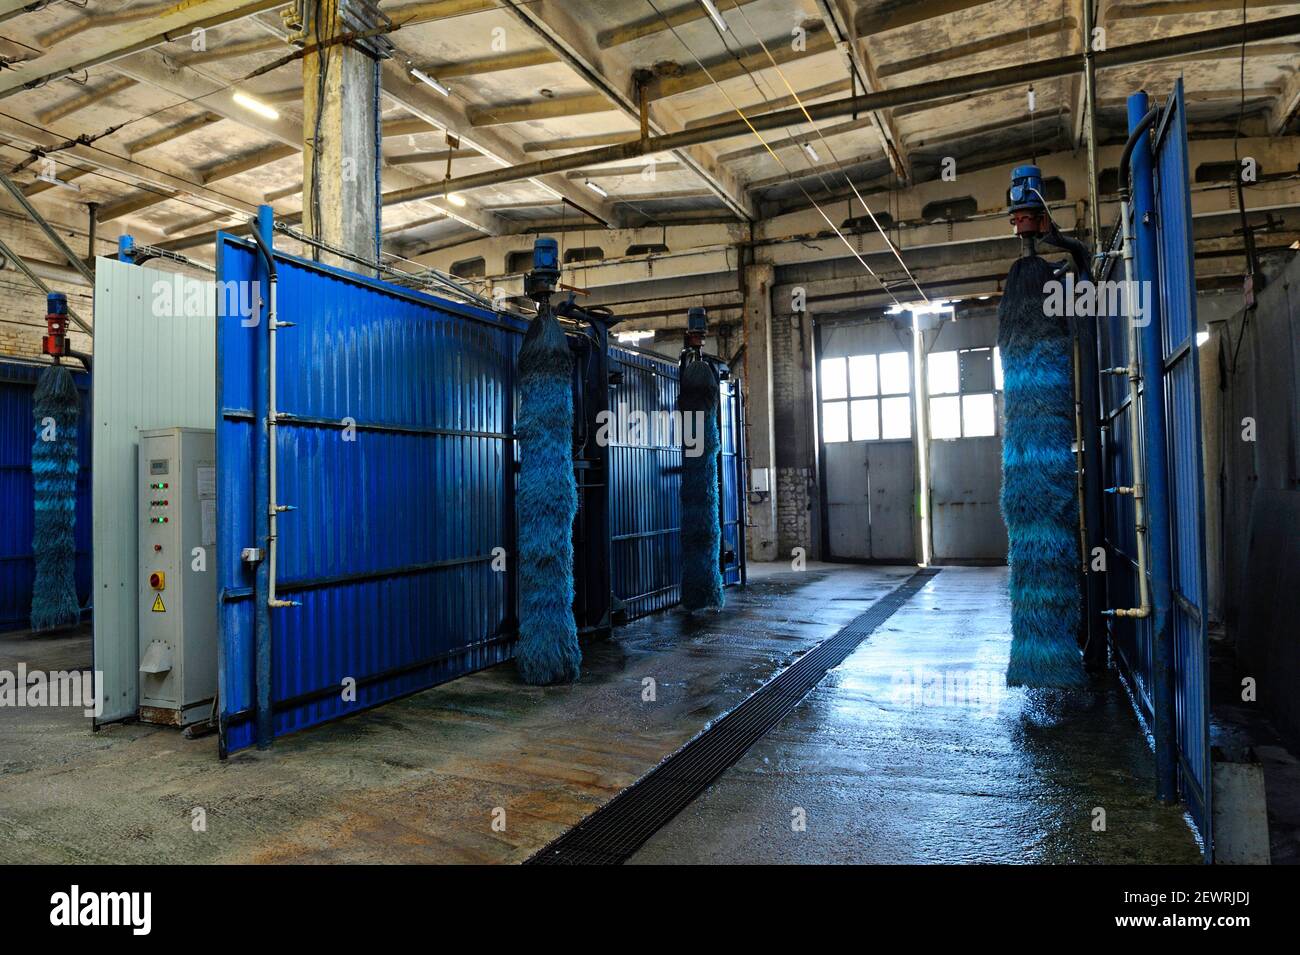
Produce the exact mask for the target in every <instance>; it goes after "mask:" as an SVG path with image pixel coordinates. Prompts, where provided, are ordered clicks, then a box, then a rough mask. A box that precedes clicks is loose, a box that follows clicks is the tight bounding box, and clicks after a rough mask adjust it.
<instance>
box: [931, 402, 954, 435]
mask: <svg viewBox="0 0 1300 955" xmlns="http://www.w3.org/2000/svg"><path fill="white" fill-rule="evenodd" d="M930 437H932V438H934V439H935V440H938V441H948V440H951V439H952V438H960V437H961V399H960V398H958V397H957V396H956V395H953V396H951V397H948V398H931V399H930Z"/></svg>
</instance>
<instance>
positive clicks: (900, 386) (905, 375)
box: [880, 351, 912, 395]
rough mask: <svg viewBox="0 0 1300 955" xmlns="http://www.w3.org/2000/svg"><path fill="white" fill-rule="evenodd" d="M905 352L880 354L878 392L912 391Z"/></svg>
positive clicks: (886, 393)
mask: <svg viewBox="0 0 1300 955" xmlns="http://www.w3.org/2000/svg"><path fill="white" fill-rule="evenodd" d="M909 365H910V363H909V362H908V360H907V352H905V351H895V352H886V353H885V354H883V355H881V356H880V393H881V394H882V395H906V394H910V393H911V391H912V375H911V369H910V367H909Z"/></svg>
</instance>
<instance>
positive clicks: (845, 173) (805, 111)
mask: <svg viewBox="0 0 1300 955" xmlns="http://www.w3.org/2000/svg"><path fill="white" fill-rule="evenodd" d="M733 4H734V5H733V7H732V9H734V10H736V11H738V12H739V13H740V15H741V17H742V18H743V19H744V21H745V25H746V26H747V27H749V32H750V33H752V34H753V35H754V39H756V40H757V41H758V45H759V46H761V47H762V48H763V52H764V53H765V54H766V55H767V58H768V60H770V61H771V63H772V66H773V67H774V68H775V69H776V73H777V75H778V76H779V77H781V82H782V83H784V84H785V88H786V89H787V90H789V91H790V95H791V96H792V97H794V101H795V103H796V104H797V105H798V107H799V111H800V112H802V113H803V114H804V118H805V119H807V120H808V124H809V125H810V126H811V127H812V130H813V132H814V133H816V134H817V138H818V140H819V141H820V142H821V143H822V145H823V146H825V147H826V153H827V155H829V156H830V157H831V161H832V162H833V163H835V166H836V168H837V169H838V170H839V171H840V174H841V175H843V176H844V181H845V182H847V183H848V185H849V188H850V189H852V190H853V195H854V196H855V197H857V200H858V202H860V203H862V208H863V209H864V210H865V211H866V213H867V216H868V217H869V218H870V219H871V223H872V225H874V226H875V227H876V231H877V232H879V233H880V237H881V238H882V239H884V241H885V245H886V246H887V247H888V248H889V251H890V252H892V253H893V254H894V258H895V259H897V260H898V264H899V266H900V267H901V268H902V270H903V272H904V273H905V274H906V275H907V278H908V280H909V281H910V282H911V283H912V285H913V287H914V288H915V289H916V291H917V294H918V295H920V296H921V300H922V301H923V302H925V303H926V304H927V305H928V304H929V302H930V299H929V297H928V296H927V295H926V294H925V292H924V291H923V290H922V288H921V286H920V284H919V283H918V282H917V281H916V277H915V276H914V275H913V274H912V270H911V269H909V268H908V267H907V263H906V262H904V261H903V256H902V253H901V252H900V250H899V249H898V247H897V246H896V245H895V244H894V242H893V241H892V240H891V239H890V238H889V234H888V233H887V232H886V231H885V230H884V228H883V227H882V226H881V225H880V222H879V220H877V219H876V214H875V213H874V212H872V211H871V206H870V205H868V204H867V200H866V199H865V198H863V196H862V193H860V192H858V187H857V186H856V185H854V183H853V178H852V177H851V176H850V175H849V173H848V170H846V169H845V168H844V164H843V163H842V162H840V159H839V157H838V156H836V155H835V150H834V149H832V148H831V144H830V143H829V142H827V140H826V137H825V136H823V135H822V131H821V129H820V128H819V127H818V126H817V124H816V123H814V122H813V118H812V116H811V115H809V113H808V108H807V107H806V106H804V103H803V99H802V98H801V97H800V96H799V94H798V93H797V92H796V91H795V88H794V87H793V86H792V85H791V83H790V80H789V78H788V77H787V76H786V75H785V71H784V70H782V69H781V66H780V64H779V63H777V62H776V57H774V56H773V55H772V51H771V50H769V49H768V48H767V44H766V43H764V42H763V38H762V37H761V36H759V34H758V31H757V30H755V29H754V25H753V24H752V23H750V20H749V15H748V14H747V13H745V9H744V7H742V6H741V5H740V2H739V0H733ZM745 72H747V73H748V72H749V71H748V70H746V71H745Z"/></svg>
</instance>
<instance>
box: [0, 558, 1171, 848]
mask: <svg viewBox="0 0 1300 955" xmlns="http://www.w3.org/2000/svg"><path fill="white" fill-rule="evenodd" d="M911 572H912V568H908V567H894V568H877V567H839V566H836V567H831V566H828V565H816V564H812V565H809V567H808V569H807V570H805V571H803V572H799V573H795V572H790V571H789V570H788V569H787V568H786V567H784V566H780V567H767V568H764V567H756V568H754V574H753V577H754V583H753V584H752V585H751V586H750V587H749V588H748V589H747V590H746V591H743V592H742V591H734V590H733V591H729V592H728V597H729V600H730V605H729V607H728V609H727V610H726V611H725V612H724V613H722V614H720V615H713V616H708V617H705V618H692V617H688V616H686V615H684V614H682V613H680V612H676V611H670V612H668V613H665V614H659V615H656V616H654V617H650V618H647V619H644V620H640V621H636V622H635V623H633V624H630V625H628V626H627V627H623V628H620V629H619V630H618V631H616V635H615V637H614V638H613V639H612V640H609V641H605V642H602V643H598V644H593V645H590V646H588V647H587V648H586V659H585V661H584V667H583V679H582V681H581V682H580V683H578V684H577V685H575V686H572V687H558V688H548V689H536V688H530V687H525V686H522V685H521V684H519V682H518V681H517V679H516V676H515V673H514V669H513V666H512V665H511V664H505V665H502V666H499V667H495V668H493V669H491V670H487V671H484V672H481V673H478V674H474V675H471V676H468V677H465V678H462V679H460V680H456V681H454V682H452V683H449V684H447V685H445V686H441V687H435V688H434V689H432V690H428V691H425V692H423V693H420V694H416V695H415V696H412V697H408V698H407V699H405V700H401V701H398V702H396V703H392V704H389V705H387V706H384V707H380V708H378V709H376V710H372V711H370V712H367V713H364V714H361V715H359V716H356V717H353V718H351V719H348V720H344V721H341V722H339V723H335V724H331V725H329V726H324V727H319V728H316V729H314V730H310V731H307V732H304V733H301V734H298V735H296V736H293V737H289V738H285V739H282V740H279V741H277V743H276V745H275V747H274V748H273V749H272V750H270V751H268V752H256V751H253V752H244V753H240V754H237V755H236V756H234V757H232V758H231V759H229V760H227V761H226V762H224V763H222V762H219V761H218V760H217V758H216V741H215V738H214V737H211V736H209V737H206V738H203V739H198V740H186V739H184V738H182V737H181V736H180V734H179V733H177V732H176V731H175V730H171V729H165V728H156V727H150V726H145V725H141V724H124V725H117V726H112V727H107V728H105V729H104V730H102V731H101V732H99V733H91V732H90V729H89V725H88V721H87V720H86V719H85V718H84V717H83V716H82V715H81V712H80V710H78V709H71V708H58V709H50V708H46V709H31V708H17V709H15V708H8V707H0V862H141V863H144V862H518V861H521V860H523V859H524V858H527V857H528V856H529V855H531V854H532V853H533V852H534V851H536V850H537V849H539V848H540V847H541V846H543V845H545V844H546V843H547V842H549V841H550V840H551V839H553V838H554V837H556V836H557V835H559V834H560V833H562V832H563V831H565V830H566V829H568V828H570V827H571V826H573V825H574V824H576V823H577V822H578V821H580V820H581V819H582V818H583V817H584V816H586V815H587V814H589V813H590V812H592V811H593V810H595V809H596V808H597V807H598V806H600V805H601V804H603V803H604V802H606V801H608V800H609V799H611V798H612V797H613V796H614V795H615V794H617V793H618V792H619V791H620V790H621V789H623V788H624V787H626V786H628V785H630V784H631V783H632V782H634V781H635V780H636V779H638V778H639V777H641V776H642V775H644V774H645V773H646V772H648V771H649V770H650V769H651V768H653V766H654V765H655V764H657V763H658V762H659V761H660V760H662V759H663V758H664V757H665V756H667V755H669V754H670V753H672V752H673V751H675V750H676V749H678V748H680V747H681V746H682V745H683V744H684V743H685V742H686V741H687V740H689V739H690V738H691V737H693V736H694V735H696V734H697V733H699V732H700V731H701V730H702V729H703V728H705V727H706V726H707V725H708V723H709V722H711V721H712V720H714V719H716V718H717V717H718V716H720V715H722V714H723V713H725V712H727V711H728V710H730V709H732V708H733V707H735V706H736V705H737V704H738V703H739V702H740V701H741V700H743V699H744V698H745V697H746V696H747V695H748V694H749V693H751V692H753V691H754V690H755V689H756V688H757V687H758V686H760V685H761V684H762V683H764V682H766V681H767V680H768V679H770V678H771V677H772V676H773V675H774V674H775V673H776V672H777V671H779V670H780V669H781V668H782V667H784V666H786V665H788V664H789V663H790V662H792V661H793V660H794V659H795V658H796V657H797V656H798V655H799V654H801V653H803V652H806V651H807V650H808V649H809V648H811V647H812V646H814V645H815V644H816V643H818V642H820V641H821V640H824V639H826V638H827V637H829V636H831V635H833V634H834V633H835V632H836V631H837V630H839V628H840V627H842V626H843V625H844V624H846V623H847V622H848V621H850V620H851V619H852V618H853V617H855V616H856V615H857V614H859V613H861V612H862V611H863V610H864V609H866V607H867V606H869V605H870V603H871V602H872V601H874V600H876V599H879V598H880V597H881V596H883V595H884V594H886V593H888V592H889V591H890V590H892V589H893V588H894V587H895V586H897V585H898V583H900V582H901V581H902V580H904V579H906V577H907V576H909V575H910V573H911ZM1003 573H1005V572H1004V571H999V570H959V569H949V570H945V571H944V572H943V573H942V574H940V575H939V577H938V578H936V580H935V581H934V582H932V583H931V584H930V585H929V586H927V587H926V588H925V590H923V591H922V592H921V593H920V594H918V595H917V596H916V597H914V598H913V599H912V601H911V602H910V603H909V604H908V605H907V606H906V607H904V608H903V610H901V611H899V613H897V614H896V615H895V616H894V617H893V618H892V619H891V620H890V621H889V622H888V623H887V624H886V626H885V628H882V629H881V630H880V631H878V632H877V633H876V634H875V635H874V636H873V637H872V638H870V639H869V640H868V641H867V643H865V644H864V645H863V646H862V647H861V648H859V650H858V651H857V652H856V653H855V654H854V655H853V656H851V657H850V658H849V660H847V661H846V662H845V664H844V665H843V666H841V667H840V668H838V669H836V670H835V671H833V672H832V673H831V674H828V676H827V678H826V680H824V681H823V683H822V684H821V685H820V686H819V687H818V688H817V689H815V690H814V691H813V692H812V693H811V694H810V695H809V697H807V698H806V699H805V701H804V702H803V704H802V705H801V706H800V707H799V708H798V709H797V710H796V711H795V712H794V713H792V714H790V716H789V717H787V718H786V720H785V721H784V722H783V723H782V724H781V725H780V726H779V727H777V729H776V730H774V731H773V733H772V734H770V735H769V737H768V738H766V739H764V740H761V741H760V742H759V743H758V744H757V745H756V746H755V747H754V748H753V749H751V750H750V752H749V754H748V755H747V756H746V757H745V758H744V759H742V761H741V762H740V763H738V764H737V765H736V766H735V767H733V769H731V770H730V771H728V772H727V773H726V774H725V775H724V776H723V777H722V778H721V779H720V780H719V781H718V783H717V784H716V785H715V786H714V787H713V788H712V789H711V790H710V791H709V792H708V793H706V794H704V795H703V796H701V798H700V799H699V800H697V801H696V803H695V804H693V805H692V806H691V807H690V808H689V809H688V810H687V811H686V812H685V813H683V814H682V815H680V816H679V817H678V818H677V819H676V820H674V821H673V822H672V823H670V824H669V825H668V826H667V827H666V828H665V829H663V830H661V832H660V833H659V834H658V835H657V836H656V837H655V838H654V839H652V840H651V842H650V843H649V844H647V846H646V847H645V848H644V849H643V850H642V852H641V853H640V854H639V855H638V857H637V858H636V860H635V861H638V862H694V861H701V862H707V861H717V862H728V861H737V862H739V861H746V862H748V861H800V862H832V861H873V862H893V861H913V860H918V861H919V860H924V861H1150V862H1181V861H1193V860H1195V858H1196V848H1195V845H1194V843H1193V841H1192V837H1191V835H1190V833H1189V832H1188V830H1187V828H1186V826H1185V825H1184V823H1183V820H1182V817H1181V814H1180V812H1179V811H1178V810H1177V809H1171V808H1169V807H1163V806H1159V805H1158V804H1156V803H1155V801H1154V799H1151V798H1150V796H1149V789H1150V782H1151V778H1152V766H1151V758H1150V755H1149V751H1148V750H1147V748H1146V744H1145V742H1144V741H1143V739H1142V737H1141V736H1140V734H1139V730H1138V726H1137V723H1136V722H1135V720H1134V718H1133V716H1132V713H1131V710H1130V709H1129V708H1128V703H1127V701H1126V700H1125V699H1124V698H1123V696H1122V691H1121V690H1119V689H1118V688H1117V687H1115V686H1113V685H1106V686H1103V687H1101V688H1100V689H1098V690H1097V691H1096V692H1094V693H1091V694H1081V695H1079V696H1078V697H1077V698H1073V699H1069V698H1067V699H1050V698H1046V699H1035V698H1031V697H1028V696H1026V695H1025V694H1024V693H1023V691H1016V692H1019V694H1020V695H1018V696H1017V695H1015V693H1012V692H1007V693H1006V694H1005V695H1003V696H1002V697H1001V698H1000V699H999V700H998V701H997V705H996V706H994V707H990V706H985V705H984V704H983V703H981V702H978V701H977V702H960V701H957V702H952V701H947V700H944V701H942V702H940V703H937V704H936V703H935V702H934V701H930V702H927V697H926V696H925V694H924V692H921V693H920V695H919V696H918V698H917V699H915V700H913V699H912V698H911V696H910V695H909V694H910V692H911V691H910V690H909V689H908V688H907V687H908V684H907V683H906V679H910V677H908V676H907V674H911V673H912V672H913V670H914V669H916V668H919V670H917V672H918V674H919V678H920V680H921V682H920V684H919V685H920V686H921V689H922V691H923V690H924V686H925V683H924V678H925V677H926V674H928V673H931V672H937V673H957V672H964V671H967V670H971V671H975V672H976V673H978V674H983V675H984V676H986V677H987V678H988V679H989V680H990V681H991V682H992V683H993V684H994V685H997V684H998V682H999V681H1000V669H1001V667H1002V666H1004V665H1005V659H1006V653H1007V646H1008V642H1009V636H1008V634H1007V622H1006V606H1005V595H1004V588H1005V583H1004V580H1003V578H1002V577H1001V576H1000V575H1001V574H1003ZM20 661H22V662H25V663H26V664H27V666H28V667H29V668H42V669H47V670H53V669H62V668H68V667H75V666H86V665H88V663H89V641H88V639H87V638H86V637H85V636H84V635H83V636H75V637H62V638H56V639H49V638H33V637H30V636H26V635H16V634H3V635H0V670H9V671H13V670H15V669H16V667H17V664H18V663H19V662H20ZM900 674H903V676H900ZM981 678H983V677H981ZM995 678H996V679H995ZM647 679H649V680H653V681H654V682H653V688H654V694H653V697H654V698H653V699H652V700H650V699H646V698H645V696H646V688H647V684H646V682H645V681H646V680H647ZM900 686H902V687H903V689H902V690H900ZM1096 806H1102V807H1103V808H1105V809H1106V811H1107V829H1106V832H1105V833H1094V832H1092V830H1091V827H1090V823H1091V815H1090V813H1091V812H1092V809H1093V807H1096ZM796 807H797V808H801V809H803V810H804V811H805V813H806V818H807V826H806V829H805V831H803V832H800V833H793V832H790V831H789V830H790V819H791V812H792V810H793V809H794V808H796ZM200 818H201V819H203V820H204V821H205V823H206V825H205V826H198V825H197V824H196V819H200Z"/></svg>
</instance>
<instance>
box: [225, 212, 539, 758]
mask: <svg viewBox="0 0 1300 955" xmlns="http://www.w3.org/2000/svg"><path fill="white" fill-rule="evenodd" d="M276 264H277V271H278V274H279V309H278V310H279V316H278V318H279V320H280V321H281V322H292V323H294V324H293V326H292V327H290V328H285V329H284V330H283V331H280V332H277V333H276V334H277V336H278V338H277V349H278V354H277V361H276V371H277V375H278V379H279V380H278V386H277V388H276V392H277V394H276V401H277V404H278V409H279V415H280V418H281V423H280V426H279V428H278V441H277V448H278V455H279V467H278V468H277V471H278V475H277V477H278V482H279V487H278V494H277V498H278V501H279V502H280V503H282V504H284V505H288V506H289V507H291V508H292V510H288V511H286V512H285V513H284V514H283V515H282V516H281V517H280V518H279V548H280V552H279V558H278V565H279V568H278V573H279V584H278V591H279V593H278V596H281V597H282V598H285V599H289V600H293V601H296V602H298V604H300V605H299V606H294V607H289V608H282V609H273V610H271V612H270V613H271V621H272V623H271V627H270V635H271V639H270V660H271V665H270V672H271V679H270V685H271V694H270V701H271V712H272V714H273V735H275V736H279V735H283V734H286V733H290V732H294V731H296V730H299V729H303V728H305V727H308V726H311V725H314V724H318V723H322V722H325V721H327V720H331V719H335V718H337V717H341V716H345V715H348V714H350V713H354V712H356V711H358V710H361V709H365V708H367V707H371V706H374V705H376V704H379V703H382V702H385V701H388V700H392V699H395V698H397V697H400V696H404V695H406V694H409V693H412V692H415V691H417V690H420V689H423V688H426V687H429V686H433V685H435V684H438V683H441V682H445V681H446V680H449V679H451V678H453V677H456V676H459V675H461V674H464V673H468V672H470V671H473V670H476V669H480V668H482V667H485V666H489V665H492V664H494V663H499V662H501V661H503V660H506V659H508V658H509V657H510V655H511V652H512V640H513V632H514V623H513V619H512V613H513V611H512V606H513V590H514V587H513V578H512V572H513V571H512V568H513V561H507V566H508V567H510V568H511V570H509V571H507V572H500V571H499V569H496V568H494V566H493V557H494V554H493V551H494V549H495V548H504V549H505V550H506V552H507V553H509V552H511V551H512V550H513V539H514V521H513V514H514V502H513V487H514V448H513V437H512V430H513V410H512V404H513V394H514V361H515V355H516V352H517V350H518V346H519V344H520V342H521V341H522V331H523V330H524V327H525V323H524V322H523V321H522V320H519V319H516V318H512V317H509V316H506V315H501V314H495V313H493V312H490V311H484V310H481V309H476V308H471V307H468V306H464V305H460V304H456V303H453V302H449V301H444V300H441V299H437V298H433V297H431V296H428V295H423V294H420V293H418V292H413V291H410V290H408V289H404V288H400V287H397V286H393V285H390V284H388V283H385V282H380V281H376V280H371V279H367V278H363V277H361V276H357V275H354V274H351V273H348V272H343V271H341V270H337V269H332V268H329V267H326V266H322V265H319V264H316V263H312V262H308V261H305V260H303V259H298V258H294V257H290V256H284V255H277V256H276ZM217 278H218V280H219V281H221V282H232V281H233V282H246V283H256V282H259V281H261V282H262V287H263V288H265V287H266V285H265V282H264V279H265V275H264V269H263V267H262V265H261V262H260V260H259V257H258V254H257V251H256V249H255V247H254V246H252V245H251V244H249V243H247V242H243V241H241V240H238V239H234V238H232V237H230V236H226V235H222V236H220V237H219V239H218V248H217ZM220 287H223V288H229V287H230V286H220ZM263 294H264V296H265V292H264V293H263ZM265 326H266V323H265V322H260V323H258V324H256V325H255V326H253V327H246V324H245V322H244V321H243V320H241V318H240V316H238V315H235V316H230V317H226V316H219V317H218V319H217V407H218V415H219V421H218V427H217V471H218V488H219V499H218V501H219V503H218V506H219V508H220V513H219V521H218V523H219V535H218V547H219V555H218V556H219V565H220V570H219V574H220V576H219V581H218V586H219V591H220V618H221V619H220V624H221V638H220V653H221V659H220V668H219V673H220V678H221V687H220V694H221V732H222V743H223V750H224V752H232V751H234V750H238V749H240V748H242V747H246V746H248V745H250V744H252V743H253V742H254V741H255V725H254V716H255V713H256V706H257V697H258V667H257V665H256V644H257V641H256V633H255V626H256V624H255V615H256V606H257V603H258V602H257V601H256V600H255V599H254V597H255V588H257V587H258V586H259V574H258V569H257V568H256V567H255V565H254V564H251V563H249V562H247V561H245V560H242V559H241V551H242V550H243V549H244V548H249V547H265V546H266V543H265V541H263V540H259V539H258V536H257V524H258V518H259V515H258V509H259V508H262V509H264V508H265V507H266V505H267V502H266V500H260V499H259V497H260V495H258V494H257V493H255V489H256V488H257V486H258V481H257V472H258V469H259V467H262V468H263V469H264V468H265V460H264V456H265V450H264V447H263V446H262V445H263V441H264V440H265V439H264V437H263V436H264V435H265V434H266V429H265V424H264V421H263V418H264V417H265V408H264V407H262V405H264V404H265V400H266V399H265V388H266V384H265V379H264V378H262V376H260V375H259V362H261V363H263V364H262V367H263V368H264V367H265V364H264V363H265V349H266V346H267V341H268V339H269V335H268V333H267V332H266V328H265ZM259 379H261V380H260V381H259ZM259 384H261V390H262V392H263V394H262V396H261V397H259ZM263 513H264V511H263ZM499 566H500V563H499V562H498V563H497V567H498V568H499ZM262 572H263V573H264V572H265V571H264V569H263V571H262Z"/></svg>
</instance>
